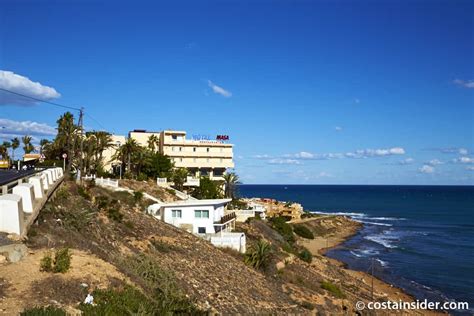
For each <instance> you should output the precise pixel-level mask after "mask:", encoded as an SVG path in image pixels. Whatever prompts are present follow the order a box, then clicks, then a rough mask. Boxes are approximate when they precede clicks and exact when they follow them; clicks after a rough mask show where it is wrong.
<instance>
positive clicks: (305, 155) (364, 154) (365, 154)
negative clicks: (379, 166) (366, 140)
mask: <svg viewBox="0 0 474 316" xmlns="http://www.w3.org/2000/svg"><path fill="white" fill-rule="evenodd" d="M404 154H405V149H403V148H402V147H392V148H386V149H359V150H356V151H354V152H347V153H323V154H318V153H315V154H313V153H310V152H306V151H301V152H299V153H296V154H286V155H283V157H284V158H292V159H307V160H330V159H341V158H355V159H360V158H370V157H384V156H394V155H404Z"/></svg>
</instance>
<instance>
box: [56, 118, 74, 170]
mask: <svg viewBox="0 0 474 316" xmlns="http://www.w3.org/2000/svg"><path fill="white" fill-rule="evenodd" d="M57 123H58V134H57V135H56V139H55V140H54V142H55V145H56V147H57V148H58V150H59V151H60V152H62V153H66V154H67V157H68V158H67V159H68V160H67V165H66V171H67V172H69V171H70V170H71V164H72V161H73V159H74V158H75V144H76V141H77V138H78V137H80V135H79V134H78V133H76V132H77V130H78V127H77V126H76V125H75V124H74V116H73V115H72V114H71V113H70V112H66V113H64V114H63V115H61V116H60V117H59V119H58V120H57Z"/></svg>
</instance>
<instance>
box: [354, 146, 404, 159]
mask: <svg viewBox="0 0 474 316" xmlns="http://www.w3.org/2000/svg"><path fill="white" fill-rule="evenodd" d="M404 154H405V149H403V148H401V147H392V148H386V149H359V150H356V151H355V152H349V153H346V154H345V156H346V157H347V158H369V157H384V156H393V155H404Z"/></svg>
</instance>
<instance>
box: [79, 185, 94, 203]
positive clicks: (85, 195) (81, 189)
mask: <svg viewBox="0 0 474 316" xmlns="http://www.w3.org/2000/svg"><path fill="white" fill-rule="evenodd" d="M77 193H78V194H79V195H80V196H81V197H83V198H84V199H86V200H90V199H91V196H90V194H89V192H87V189H86V188H85V187H84V186H78V187H77Z"/></svg>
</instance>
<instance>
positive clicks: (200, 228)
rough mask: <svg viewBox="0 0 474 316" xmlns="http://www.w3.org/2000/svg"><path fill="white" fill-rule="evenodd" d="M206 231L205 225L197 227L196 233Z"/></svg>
mask: <svg viewBox="0 0 474 316" xmlns="http://www.w3.org/2000/svg"><path fill="white" fill-rule="evenodd" d="M205 233H206V227H198V234H205Z"/></svg>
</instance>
